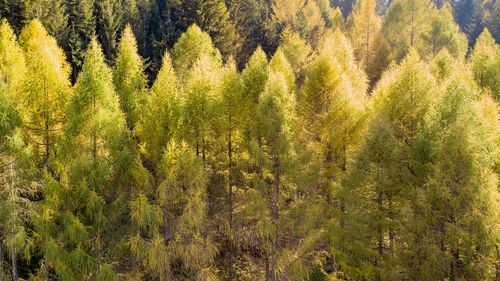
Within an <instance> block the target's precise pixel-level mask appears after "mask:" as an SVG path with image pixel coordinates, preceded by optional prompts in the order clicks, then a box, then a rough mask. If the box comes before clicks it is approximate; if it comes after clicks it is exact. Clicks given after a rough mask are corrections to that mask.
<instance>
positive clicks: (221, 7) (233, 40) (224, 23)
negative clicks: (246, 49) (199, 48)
mask: <svg viewBox="0 0 500 281" xmlns="http://www.w3.org/2000/svg"><path fill="white" fill-rule="evenodd" d="M178 9H179V12H180V19H179V24H181V25H183V26H185V27H186V28H187V27H188V26H190V25H192V24H193V23H194V24H196V25H198V26H199V27H200V28H201V29H202V30H203V31H205V32H207V33H208V34H210V37H212V39H213V42H214V44H215V46H216V47H217V48H218V49H219V50H220V51H221V52H222V54H223V55H224V56H228V55H234V54H236V52H237V51H238V48H239V43H240V42H239V38H238V33H237V32H236V27H235V26H234V24H233V23H232V22H231V19H230V14H229V11H228V9H227V7H226V4H225V2H224V1H223V0H205V1H200V0H189V1H182V2H181V3H180V4H179V6H178Z"/></svg>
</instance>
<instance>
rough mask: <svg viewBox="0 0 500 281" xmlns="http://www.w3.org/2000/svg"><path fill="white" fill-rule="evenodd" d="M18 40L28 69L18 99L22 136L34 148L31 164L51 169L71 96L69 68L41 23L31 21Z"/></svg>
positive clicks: (61, 52) (62, 54)
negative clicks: (22, 89) (51, 160)
mask: <svg viewBox="0 0 500 281" xmlns="http://www.w3.org/2000/svg"><path fill="white" fill-rule="evenodd" d="M19 40H20V43H21V46H22V47H23V49H24V51H25V57H26V67H27V72H26V77H25V80H24V91H23V93H22V95H21V96H20V99H21V101H22V102H21V104H22V109H21V112H22V116H23V126H24V130H23V134H24V135H25V137H26V141H27V143H29V144H31V145H32V146H33V156H32V157H33V160H34V162H35V163H36V164H37V165H38V166H39V167H41V168H44V169H45V168H49V170H50V169H51V168H50V167H49V164H50V159H51V158H52V157H54V154H55V151H56V149H55V146H56V145H57V143H58V142H59V140H60V137H61V133H62V127H63V124H64V122H65V116H66V106H67V102H68V100H69V98H70V96H71V89H70V82H69V73H70V68H69V65H68V64H67V62H66V60H65V56H64V53H63V51H62V50H61V49H60V48H59V47H58V46H57V42H56V40H55V39H54V38H53V37H50V36H49V35H48V34H47V31H46V30H45V29H44V28H43V26H42V24H41V23H40V21H38V20H33V21H31V22H30V23H29V24H28V25H27V26H26V27H25V28H24V29H23V32H22V34H21V37H20V39H19ZM52 168H53V167H52Z"/></svg>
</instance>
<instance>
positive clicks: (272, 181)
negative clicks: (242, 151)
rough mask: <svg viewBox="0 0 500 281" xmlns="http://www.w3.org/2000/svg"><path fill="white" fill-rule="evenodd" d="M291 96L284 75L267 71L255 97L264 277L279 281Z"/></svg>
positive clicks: (289, 153) (291, 121)
mask: <svg viewBox="0 0 500 281" xmlns="http://www.w3.org/2000/svg"><path fill="white" fill-rule="evenodd" d="M294 103H295V101H294V96H293V95H290V94H289V90H288V88H287V82H286V78H285V76H284V75H283V74H282V73H280V72H270V75H269V79H268V82H267V83H266V87H265V90H264V92H263V93H262V95H261V96H260V98H259V104H258V108H257V114H258V115H257V116H258V117H257V121H256V123H257V127H258V136H260V138H259V139H257V141H258V142H259V146H258V147H259V151H258V154H257V155H258V156H259V158H260V159H259V160H258V161H259V162H260V163H261V165H262V166H261V167H262V169H263V171H262V173H261V174H260V176H261V177H263V178H262V179H261V183H262V184H261V185H260V187H261V189H260V190H259V191H260V192H261V193H262V194H263V196H264V198H266V197H267V198H268V199H269V201H268V202H269V206H270V223H271V224H270V229H269V230H268V231H269V233H268V235H267V238H268V239H269V242H268V243H269V244H268V245H269V249H268V256H267V257H266V258H267V264H268V266H266V278H268V280H279V279H280V278H281V277H279V276H280V272H279V271H278V269H282V270H280V271H281V272H283V271H284V269H283V268H282V267H281V266H279V263H278V257H279V255H280V251H281V249H282V245H280V240H281V238H280V236H281V235H280V234H281V230H280V228H279V225H280V208H282V207H281V206H282V202H283V198H282V192H283V191H282V188H283V185H284V182H285V181H284V180H283V177H284V175H286V174H287V173H288V172H289V170H288V169H287V162H288V161H290V159H289V158H290V157H292V155H293V149H294V147H293V144H292V138H293V135H294V131H293V130H294V123H295V117H296V116H295V113H294V107H295V105H294Z"/></svg>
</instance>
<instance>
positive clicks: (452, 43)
mask: <svg viewBox="0 0 500 281" xmlns="http://www.w3.org/2000/svg"><path fill="white" fill-rule="evenodd" d="M422 39H423V40H424V42H425V43H426V44H425V45H424V47H423V51H422V52H423V54H422V55H423V56H430V57H433V56H435V55H436V54H437V53H439V51H440V50H441V49H443V48H446V49H447V50H448V52H449V53H450V54H451V55H452V56H453V57H455V58H463V57H465V53H466V51H467V46H468V42H467V37H466V36H465V35H464V34H463V33H462V32H461V31H460V27H459V26H458V25H457V24H456V23H455V20H454V18H453V14H452V8H451V6H450V4H449V3H445V4H444V6H443V7H442V8H441V10H440V11H439V13H437V14H436V15H434V18H433V19H432V22H431V29H430V30H429V32H428V33H425V34H422ZM426 47H427V48H426Z"/></svg>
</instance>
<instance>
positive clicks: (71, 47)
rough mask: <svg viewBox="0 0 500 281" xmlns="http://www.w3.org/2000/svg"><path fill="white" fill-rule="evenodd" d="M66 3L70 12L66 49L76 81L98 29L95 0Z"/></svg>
mask: <svg viewBox="0 0 500 281" xmlns="http://www.w3.org/2000/svg"><path fill="white" fill-rule="evenodd" d="M65 4H66V11H67V14H68V27H67V29H68V38H67V42H65V44H64V49H65V50H66V54H67V56H68V59H69V61H70V62H71V66H72V71H71V78H72V79H71V80H72V81H76V78H77V76H78V73H79V72H80V70H81V68H82V65H83V59H84V55H85V50H86V49H87V45H88V44H89V43H90V39H91V37H92V36H93V35H94V33H95V29H96V22H95V19H94V17H93V14H94V0H83V1H80V0H68V1H66V2H65Z"/></svg>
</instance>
